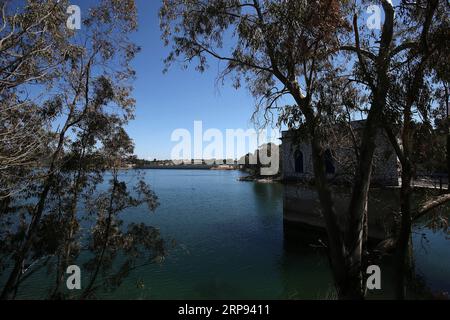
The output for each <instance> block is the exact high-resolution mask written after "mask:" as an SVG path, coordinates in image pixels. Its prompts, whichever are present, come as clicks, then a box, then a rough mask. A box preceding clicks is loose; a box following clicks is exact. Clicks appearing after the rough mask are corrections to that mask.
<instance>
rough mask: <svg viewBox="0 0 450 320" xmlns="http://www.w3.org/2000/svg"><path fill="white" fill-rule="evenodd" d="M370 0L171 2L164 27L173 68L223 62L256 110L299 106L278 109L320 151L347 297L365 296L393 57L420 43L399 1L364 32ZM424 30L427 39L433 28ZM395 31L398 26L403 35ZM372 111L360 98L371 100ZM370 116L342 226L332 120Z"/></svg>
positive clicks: (333, 244) (323, 192)
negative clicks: (401, 21) (375, 170)
mask: <svg viewBox="0 0 450 320" xmlns="http://www.w3.org/2000/svg"><path fill="white" fill-rule="evenodd" d="M364 3H365V2H364V1H362V2H360V1H333V0H327V1H298V0H286V1H270V0H263V1H260V0H243V1H238V0H218V1H206V0H205V1H202V0H188V1H183V0H165V1H163V5H162V7H161V10H160V17H161V29H162V32H163V36H162V37H163V39H164V41H165V43H166V45H170V44H171V45H172V50H171V52H170V54H169V56H168V58H167V59H166V63H167V65H168V66H169V65H171V64H173V63H175V62H177V61H178V58H181V63H182V64H185V65H188V64H194V63H195V66H196V68H197V70H199V71H204V70H205V69H206V68H207V67H208V61H209V60H210V59H215V60H219V61H221V62H223V63H224V65H223V71H222V76H231V77H232V79H233V80H234V85H235V86H236V87H240V86H241V82H245V83H246V85H247V87H248V89H249V90H250V92H251V93H252V94H253V95H254V96H255V97H256V98H257V100H258V101H262V103H258V106H257V107H259V108H260V107H261V106H262V107H263V108H265V110H266V111H267V110H271V109H275V108H276V107H277V103H280V101H282V100H281V99H282V98H283V97H285V96H286V95H288V96H289V97H290V99H292V100H293V101H294V104H292V105H287V106H285V107H280V108H279V111H280V114H281V118H280V120H281V122H283V123H286V124H287V125H288V127H292V128H294V127H296V128H299V127H301V125H302V124H303V125H304V126H303V127H304V128H305V131H306V134H307V135H308V138H309V141H310V143H311V147H312V160H313V167H314V176H315V186H316V189H317V192H318V195H319V199H320V204H321V209H322V213H323V216H324V220H325V225H326V229H327V233H328V238H329V254H330V261H331V267H332V268H331V269H332V272H333V277H334V281H335V285H336V289H337V291H338V296H339V297H340V298H344V299H345V298H363V296H364V294H365V284H364V283H363V273H365V270H364V266H365V265H366V261H364V260H365V256H364V255H363V250H364V248H365V247H366V244H365V243H366V241H367V228H365V227H364V225H365V224H366V222H367V201H368V192H369V186H370V180H371V174H372V167H373V158H374V153H375V149H376V143H375V141H376V139H375V138H376V136H377V134H378V133H379V132H380V127H381V124H382V119H383V112H384V110H385V109H386V104H387V97H388V92H389V89H390V87H391V85H392V81H393V79H392V67H393V65H392V61H393V59H395V57H396V56H398V55H401V54H403V52H404V51H405V50H408V49H410V48H411V47H412V46H413V44H411V40H417V39H415V38H414V35H411V37H412V38H413V39H403V38H402V37H398V36H397V35H398V34H401V33H402V32H408V31H407V30H404V29H401V27H399V25H397V24H396V22H395V11H394V6H393V4H392V3H391V1H387V0H381V1H376V4H378V5H379V7H380V9H381V12H382V13H383V15H384V21H383V22H382V23H381V25H380V30H378V31H377V30H367V28H362V27H361V11H362V5H363V4H364ZM420 23H421V24H420V25H419V26H418V29H420V28H422V29H424V30H425V31H424V32H425V33H428V30H427V22H424V21H422V20H421V21H420ZM396 28H397V29H396ZM364 97H366V103H365V105H364V106H358V105H357V104H356V105H355V103H354V102H360V101H365V100H364ZM346 108H350V111H351V112H352V111H355V110H362V111H363V113H364V115H365V117H366V121H365V123H364V128H363V130H362V134H361V138H360V139H359V141H357V143H356V151H357V155H358V156H357V162H356V167H355V174H354V177H353V179H352V180H353V181H352V183H351V184H352V193H351V198H350V203H349V206H348V212H347V219H348V222H347V226H346V227H342V226H340V225H339V224H338V219H337V213H336V211H335V207H334V201H333V193H332V189H331V186H330V183H329V181H328V180H327V176H326V169H325V155H326V149H327V144H328V143H329V139H328V138H327V130H328V127H329V126H328V124H329V123H330V122H332V121H333V119H337V118H339V117H342V115H343V114H345V112H346V111H345V109H346Z"/></svg>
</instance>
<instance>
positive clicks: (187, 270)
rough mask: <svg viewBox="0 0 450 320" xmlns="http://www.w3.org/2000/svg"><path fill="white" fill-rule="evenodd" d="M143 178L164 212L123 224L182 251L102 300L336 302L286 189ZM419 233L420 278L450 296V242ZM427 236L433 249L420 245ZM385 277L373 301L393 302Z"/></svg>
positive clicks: (194, 173)
mask: <svg viewBox="0 0 450 320" xmlns="http://www.w3.org/2000/svg"><path fill="white" fill-rule="evenodd" d="M144 172H145V174H146V180H147V182H148V183H150V185H151V186H152V188H153V190H154V191H155V192H156V193H157V195H158V197H159V200H160V203H161V205H160V206H159V207H158V209H157V210H156V212H155V213H154V214H149V213H148V212H145V211H144V210H141V209H133V210H129V211H127V212H126V213H125V214H124V215H123V219H124V220H125V221H128V222H145V223H148V224H151V225H153V226H157V227H159V228H160V229H161V233H162V236H163V237H164V238H166V239H169V240H170V239H173V240H175V241H176V243H177V246H176V247H175V248H173V249H171V250H170V251H169V255H168V256H167V257H166V259H165V261H164V262H163V263H162V264H155V265H150V266H146V267H143V268H141V269H139V270H136V271H134V272H133V273H132V274H131V275H130V276H129V277H128V278H127V279H126V280H125V282H124V283H123V284H122V286H121V287H120V288H118V289H117V290H115V291H114V292H104V293H99V294H98V297H99V298H113V299H323V298H333V297H334V293H333V290H332V282H331V274H330V271H329V267H328V260H327V257H326V255H325V252H324V251H323V249H321V248H318V247H316V246H315V245H317V244H318V242H317V239H318V237H317V236H316V237H315V236H312V237H309V238H308V239H310V240H308V239H305V240H297V241H296V243H292V241H287V240H285V239H284V236H283V186H282V185H280V184H261V183H253V182H239V181H237V179H238V177H239V176H240V175H241V174H242V173H240V172H238V171H203V170H144ZM134 177H135V172H134V171H128V172H124V173H123V175H122V179H123V180H125V181H130V182H131V181H132V180H134ZM416 231H417V233H415V235H414V246H415V260H416V272H417V273H418V274H420V275H421V276H422V277H423V278H424V279H425V282H426V284H427V286H429V287H430V288H431V289H432V290H433V291H450V247H449V244H450V242H449V241H448V240H446V238H445V235H444V234H442V233H439V232H438V233H433V232H431V231H429V230H426V229H425V230H423V229H422V230H416ZM422 233H425V234H426V235H427V238H428V240H429V243H427V242H424V241H422V237H421V234H422ZM382 272H383V273H382V290H381V291H379V292H376V293H374V294H372V297H373V298H377V297H383V298H389V297H391V296H392V290H391V288H392V282H391V278H390V274H391V271H390V267H389V263H386V266H383V268H382ZM51 279H53V278H51ZM51 279H50V278H48V277H46V276H45V274H44V273H40V274H38V275H36V276H35V277H33V278H32V279H30V280H29V281H28V282H27V283H25V284H24V285H23V287H22V288H21V290H20V292H19V295H18V298H44V297H45V296H46V295H45V292H46V291H45V290H47V289H46V288H47V285H50V284H51V282H50V281H52V280H51ZM138 283H143V284H144V285H143V286H139V285H138Z"/></svg>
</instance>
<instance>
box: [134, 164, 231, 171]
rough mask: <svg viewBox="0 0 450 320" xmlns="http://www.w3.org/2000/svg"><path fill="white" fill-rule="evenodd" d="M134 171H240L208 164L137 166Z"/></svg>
mask: <svg viewBox="0 0 450 320" xmlns="http://www.w3.org/2000/svg"><path fill="white" fill-rule="evenodd" d="M133 169H136V170H143V169H161V170H186V169H188V170H223V171H227V170H239V167H238V166H233V165H230V166H228V167H221V166H217V165H207V164H198V165H195V164H194V165H187V164H185V165H183V164H180V165H167V166H135V167H133Z"/></svg>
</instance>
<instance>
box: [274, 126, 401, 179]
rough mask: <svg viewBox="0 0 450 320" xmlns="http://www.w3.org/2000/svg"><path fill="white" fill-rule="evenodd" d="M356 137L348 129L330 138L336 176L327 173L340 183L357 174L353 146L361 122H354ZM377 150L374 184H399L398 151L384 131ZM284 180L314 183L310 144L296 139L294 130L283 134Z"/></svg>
mask: <svg viewBox="0 0 450 320" xmlns="http://www.w3.org/2000/svg"><path fill="white" fill-rule="evenodd" d="M352 127H353V136H352V135H351V134H350V132H348V131H346V130H336V131H335V132H338V133H339V134H334V135H333V136H332V138H330V141H329V144H330V148H329V149H330V150H331V154H332V162H333V164H334V167H335V173H334V174H328V176H329V178H330V179H334V180H337V181H341V182H344V181H351V179H352V176H353V174H354V172H355V165H356V164H355V159H356V155H355V151H354V150H355V149H354V147H353V145H354V143H353V141H354V137H355V136H356V139H358V137H357V136H358V134H359V133H360V132H361V130H360V129H361V128H362V122H355V123H352ZM376 144H377V149H376V151H375V156H374V166H373V173H372V183H373V184H376V185H383V186H398V185H399V177H400V173H399V170H400V169H399V168H400V166H399V161H398V158H397V156H396V154H395V150H394V149H393V147H392V146H391V144H390V142H389V140H388V138H387V137H386V135H385V134H384V132H380V133H379V134H378V136H377V138H376ZM281 148H282V152H281V154H282V159H281V162H282V168H283V169H282V178H283V179H284V180H306V181H308V180H312V179H313V178H314V170H313V163H312V151H311V145H310V143H309V141H308V140H306V139H303V140H302V139H298V138H297V139H296V143H294V134H293V132H291V131H284V132H283V133H282V144H281ZM297 151H301V152H302V154H303V173H299V172H296V170H295V155H296V152H297Z"/></svg>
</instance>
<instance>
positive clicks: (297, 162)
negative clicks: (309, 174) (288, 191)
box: [295, 150, 303, 173]
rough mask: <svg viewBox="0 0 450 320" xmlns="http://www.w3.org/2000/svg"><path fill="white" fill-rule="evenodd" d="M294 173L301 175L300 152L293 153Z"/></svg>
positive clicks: (301, 154)
mask: <svg viewBox="0 0 450 320" xmlns="http://www.w3.org/2000/svg"><path fill="white" fill-rule="evenodd" d="M295 172H296V173H303V153H302V152H301V151H300V150H297V151H296V152H295Z"/></svg>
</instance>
